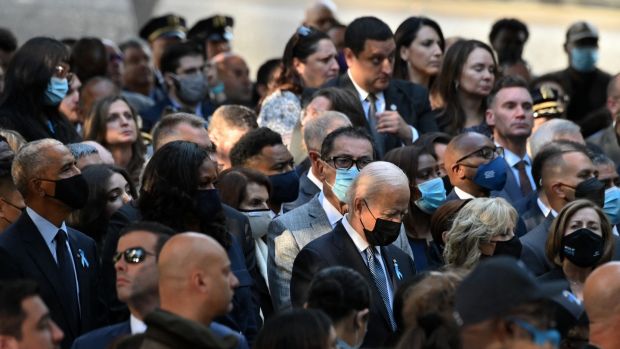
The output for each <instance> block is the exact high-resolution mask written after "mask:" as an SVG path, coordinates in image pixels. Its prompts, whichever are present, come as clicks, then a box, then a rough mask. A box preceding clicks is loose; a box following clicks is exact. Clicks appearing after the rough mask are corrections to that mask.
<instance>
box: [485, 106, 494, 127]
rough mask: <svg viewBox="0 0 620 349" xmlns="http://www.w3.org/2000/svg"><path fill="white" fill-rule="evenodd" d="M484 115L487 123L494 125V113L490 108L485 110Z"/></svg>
mask: <svg viewBox="0 0 620 349" xmlns="http://www.w3.org/2000/svg"><path fill="white" fill-rule="evenodd" d="M484 117H485V118H486V120H487V125H489V126H495V114H494V113H493V111H492V110H491V109H487V111H486V112H485V113H484Z"/></svg>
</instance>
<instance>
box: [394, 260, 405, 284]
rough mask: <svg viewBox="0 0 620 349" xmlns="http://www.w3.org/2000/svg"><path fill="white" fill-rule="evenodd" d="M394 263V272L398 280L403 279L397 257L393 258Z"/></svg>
mask: <svg viewBox="0 0 620 349" xmlns="http://www.w3.org/2000/svg"><path fill="white" fill-rule="evenodd" d="M392 263H393V264H394V272H395V273H396V278H398V280H402V279H403V273H401V272H400V268H398V262H397V261H396V258H393V259H392Z"/></svg>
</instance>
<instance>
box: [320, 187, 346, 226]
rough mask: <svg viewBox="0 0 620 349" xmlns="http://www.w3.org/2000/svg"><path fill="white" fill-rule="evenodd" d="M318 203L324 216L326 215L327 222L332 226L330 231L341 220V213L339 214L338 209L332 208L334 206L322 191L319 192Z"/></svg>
mask: <svg viewBox="0 0 620 349" xmlns="http://www.w3.org/2000/svg"><path fill="white" fill-rule="evenodd" d="M319 202H320V203H321V207H323V211H325V214H326V215H327V220H328V221H329V224H330V225H331V226H332V229H333V228H335V227H336V224H338V221H340V220H341V219H342V213H340V211H338V209H336V207H334V205H332V203H331V202H329V200H327V198H326V197H325V194H323V191H322V190H321V192H319Z"/></svg>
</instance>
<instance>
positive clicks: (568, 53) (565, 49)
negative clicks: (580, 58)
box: [564, 43, 571, 55]
mask: <svg viewBox="0 0 620 349" xmlns="http://www.w3.org/2000/svg"><path fill="white" fill-rule="evenodd" d="M570 49H571V48H570V46H569V45H568V43H564V52H566V54H567V55H570Z"/></svg>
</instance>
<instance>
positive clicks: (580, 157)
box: [562, 151, 594, 176]
mask: <svg viewBox="0 0 620 349" xmlns="http://www.w3.org/2000/svg"><path fill="white" fill-rule="evenodd" d="M562 159H563V160H564V161H563V162H564V170H563V171H562V173H563V174H564V175H566V176H572V175H574V173H576V172H579V171H582V170H594V165H593V164H592V160H590V158H589V157H588V156H587V155H586V154H584V153H581V152H578V151H573V152H569V153H565V154H563V155H562Z"/></svg>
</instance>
